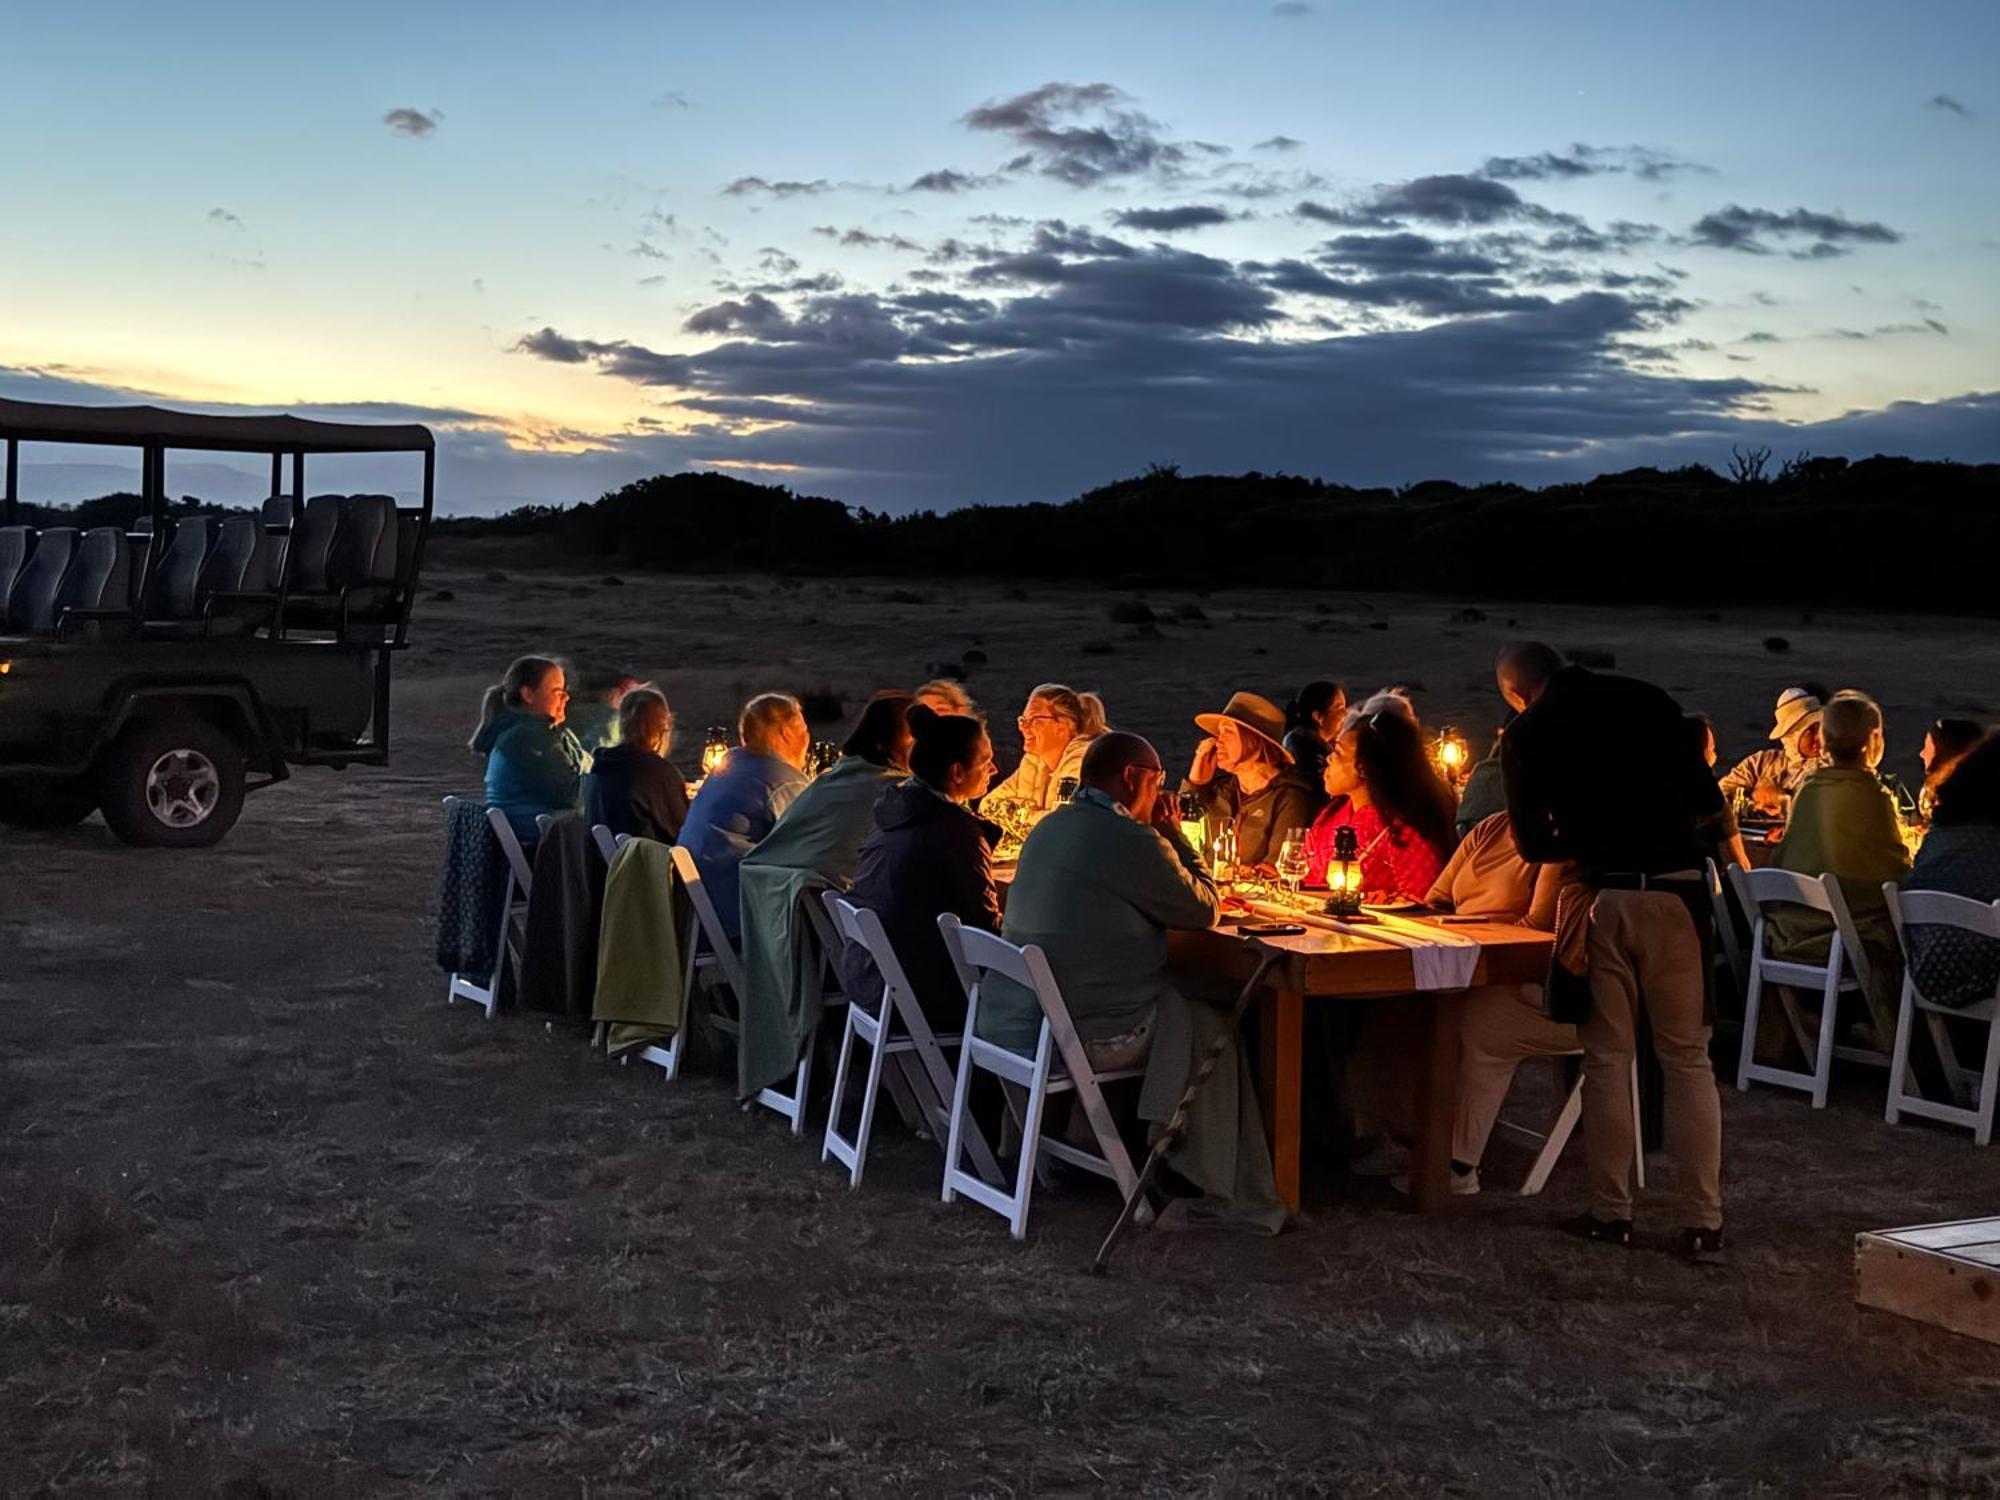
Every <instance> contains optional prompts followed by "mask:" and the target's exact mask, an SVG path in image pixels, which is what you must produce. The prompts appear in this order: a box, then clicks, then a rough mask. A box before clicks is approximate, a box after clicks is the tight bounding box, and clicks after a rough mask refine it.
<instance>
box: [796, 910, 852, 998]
mask: <svg viewBox="0 0 2000 1500" xmlns="http://www.w3.org/2000/svg"><path fill="white" fill-rule="evenodd" d="M823 894H827V893H825V892H821V891H812V890H807V891H801V892H800V893H799V905H800V906H802V907H803V908H804V909H805V914H806V929H807V931H809V932H810V933H811V934H812V943H813V946H814V947H816V948H817V949H818V950H819V967H820V972H821V973H822V974H824V975H825V976H826V977H827V979H828V980H829V981H830V982H831V983H832V984H833V986H834V988H836V989H839V988H840V950H841V947H842V946H843V939H842V938H841V936H840V930H839V929H838V928H837V927H836V926H835V925H834V921H833V916H832V914H831V913H830V912H828V911H827V909H826V903H825V902H824V901H822V900H821V899H820V897H821V896H822V895H823Z"/></svg>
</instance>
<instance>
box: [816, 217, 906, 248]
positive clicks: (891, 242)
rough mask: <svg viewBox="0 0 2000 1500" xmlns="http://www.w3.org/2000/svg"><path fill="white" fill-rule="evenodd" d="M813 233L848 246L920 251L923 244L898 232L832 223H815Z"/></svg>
mask: <svg viewBox="0 0 2000 1500" xmlns="http://www.w3.org/2000/svg"><path fill="white" fill-rule="evenodd" d="M813 233H814V234H816V235H819V236H820V237H821V238H822V239H829V240H832V241H833V242H834V243H835V244H837V245H845V246H848V247H850V248H853V247H859V248H862V249H870V250H873V249H885V250H910V251H917V252H921V251H922V250H923V248H924V247H923V246H922V245H919V244H918V243H917V242H916V241H915V240H913V239H910V238H908V237H906V236H904V235H900V234H876V233H874V232H872V231H871V230H867V229H859V228H855V229H840V228H838V227H836V226H834V225H832V224H820V225H816V226H815V227H814V229H813Z"/></svg>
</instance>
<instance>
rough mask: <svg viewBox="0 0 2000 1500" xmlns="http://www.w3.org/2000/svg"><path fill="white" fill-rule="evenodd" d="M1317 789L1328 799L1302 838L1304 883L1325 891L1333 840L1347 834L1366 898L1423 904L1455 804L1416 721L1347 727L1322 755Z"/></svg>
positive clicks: (1445, 848)
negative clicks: (1355, 848) (1356, 848)
mask: <svg viewBox="0 0 2000 1500" xmlns="http://www.w3.org/2000/svg"><path fill="white" fill-rule="evenodd" d="M1322 784H1323V785H1324V786H1325V788H1326V793H1327V795H1328V796H1329V797H1331V798H1332V799H1333V800H1332V801H1331V802H1330V803H1328V804H1327V806H1326V809H1325V810H1324V811H1323V812H1321V813H1320V815H1319V816H1318V817H1317V818H1315V819H1313V824H1312V829H1311V831H1310V832H1309V833H1308V834H1307V835H1306V871H1307V873H1306V883H1307V884H1308V885H1313V886H1324V885H1325V884H1326V867H1327V865H1328V864H1329V863H1331V861H1332V859H1333V850H1334V835H1335V833H1336V832H1337V831H1338V830H1339V829H1341V828H1344V827H1351V828H1353V829H1354V833H1355V838H1356V841H1357V843H1358V844H1359V847H1360V855H1361V889H1362V893H1363V895H1364V897H1365V899H1367V900H1370V901H1391V900H1405V901H1421V900H1423V899H1424V897H1425V895H1427V894H1428V893H1429V891H1430V888H1431V886H1432V884H1433V883H1434V882H1435V881H1436V880H1437V876H1438V871H1439V870H1441V869H1443V868H1444V862H1445V858H1446V856H1447V855H1448V854H1449V853H1450V852H1451V846H1452V814H1453V810H1454V803H1453V800H1452V795H1451V788H1450V787H1448V786H1446V785H1445V784H1444V781H1443V779H1442V778H1440V777H1439V775H1438V773H1437V772H1436V770H1435V769H1433V768H1432V766H1431V761H1430V757H1429V756H1428V755H1426V754H1425V753H1424V740H1423V733H1422V731H1421V730H1419V729H1418V728H1417V725H1416V721H1415V720H1414V718H1412V717H1408V716H1406V715H1404V714H1403V713H1402V712H1400V711H1396V710H1384V711H1379V712H1376V713H1371V714H1369V715H1368V716H1367V717H1365V718H1362V719H1359V720H1356V721H1355V722H1354V723H1353V724H1351V725H1349V726H1348V728H1347V729H1346V730H1345V731H1343V732H1342V734H1341V736H1340V738H1339V739H1338V740H1336V741H1334V743H1333V746H1332V748H1331V751H1330V753H1329V754H1328V755H1327V759H1326V774H1325V776H1324V778H1323V783H1322Z"/></svg>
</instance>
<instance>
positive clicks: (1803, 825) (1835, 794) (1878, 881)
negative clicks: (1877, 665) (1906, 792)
mask: <svg viewBox="0 0 2000 1500" xmlns="http://www.w3.org/2000/svg"><path fill="white" fill-rule="evenodd" d="M1825 738H1826V752H1827V755H1828V757H1829V760H1830V762H1831V763H1830V764H1829V765H1828V766H1827V767H1826V768H1825V769H1824V770H1822V771H1819V772H1817V773H1815V774H1814V775H1813V777H1812V778H1811V779H1810V780H1809V781H1807V782H1806V783H1805V784H1804V785H1803V786H1802V787H1801V788H1800V790H1799V795H1798V800H1797V801H1796V802H1795V803H1793V805H1792V817H1791V821H1790V822H1789V823H1788V824H1787V825H1786V826H1785V838H1784V842H1783V843H1781V844H1779V845H1778V854H1777V858H1776V859H1775V860H1774V861H1773V863H1774V864H1775V865H1776V866H1777V868H1779V869H1781V870H1791V871H1793V872H1794V873H1796V874H1799V875H1804V876H1806V877H1808V878H1810V879H1818V878H1819V877H1820V876H1821V875H1833V876H1835V877H1837V878H1838V880H1839V882H1840V893H1841V895H1842V896H1843V897H1845V898H1846V900H1847V910H1848V912H1849V913H1850V914H1851V915H1852V916H1853V918H1854V927H1855V931H1856V933H1857V934H1858V935H1859V937H1860V939H1861V946H1862V948H1863V950H1864V955H1865V958H1866V961H1867V964H1868V967H1869V978H1870V983H1869V987H1868V1008H1869V1011H1870V1013H1871V1015H1872V1016H1873V1018H1874V1024H1875V1042H1876V1045H1878V1046H1882V1047H1887V1046H1888V1045H1889V1043H1890V1041H1891V1039H1892V1038H1894V1036H1895V1034H1896V1008H1897V993H1898V987H1899V986H1900V984H1901V974H1900V963H1899V960H1898V957H1897V950H1896V934H1895V930H1894V928H1893V927H1892V926H1891V924H1890V921H1889V909H1888V906H1887V904H1886V903H1885V902H1884V901H1883V899H1882V884H1883V882H1884V881H1890V880H1894V881H1898V882H1900V881H1901V880H1902V879H1903V878H1904V877H1905V876H1906V875H1908V874H1909V873H1910V854H1909V850H1908V849H1907V848H1905V847H1904V844H1903V836H1902V830H1901V828H1900V826H1899V825H1898V823H1897V820H1896V805H1895V802H1894V801H1893V800H1892V799H1891V797H1890V795H1889V793H1888V792H1887V791H1886V790H1885V789H1884V788H1883V786H1882V783H1881V782H1880V781H1878V780H1876V778H1875V767H1876V766H1878V765H1880V764H1881V762H1882V711H1881V709H1879V708H1877V707H1876V706H1875V704H1874V702H1873V701H1872V700H1870V699H1868V698H1866V697H1864V696H1862V695H1861V694H1860V693H1839V694H1836V695H1835V696H1834V698H1833V701H1832V702H1830V703H1828V704H1827V706H1826V729H1825ZM1764 930H1765V939H1766V944H1767V947H1768V949H1769V952H1770V954H1771V956H1772V957H1773V958H1781V959H1788V960H1791V961H1793V962H1796V963H1825V962H1826V954H1827V942H1828V939H1829V937H1830V936H1831V934H1832V932H1833V919H1832V918H1831V917H1829V916H1827V914H1826V913H1824V912H1818V911H1813V910H1811V909H1810V908H1808V907H1802V906H1789V905H1786V906H1776V907H1773V908H1771V909H1770V911H1769V912H1768V913H1767V914H1766V916H1765V929H1764ZM1774 1014H1775V1008H1772V1009H1767V1010H1766V1012H1765V1015H1766V1016H1773V1015H1774Z"/></svg>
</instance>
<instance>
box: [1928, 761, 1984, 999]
mask: <svg viewBox="0 0 2000 1500" xmlns="http://www.w3.org/2000/svg"><path fill="white" fill-rule="evenodd" d="M1904 886H1905V888H1906V889H1908V890H1912V891H1947V892H1949V893H1950V894H1952V895H1954V896H1966V897H1969V898H1971V899H1972V900H1974V901H1995V900H2000V732H1996V733H1992V734H1988V735H1986V736H1985V737H1984V738H1982V739H1981V740H1980V741H1979V742H1978V743H1977V744H1976V745H1975V746H1974V747H1973V748H1972V749H1971V750H1969V751H1967V752H1966V753H1965V754H1964V755H1963V756H1961V757H1960V758H1959V760H1958V762H1957V763H1956V765H1955V766H1954V767H1953V769H1952V772H1951V775H1950V776H1948V777H1947V778H1945V780H1944V782H1943V783H1942V784H1941V785H1940V786H1939V787H1938V791H1937V808H1936V811H1935V813H1934V814H1933V817H1932V822H1931V831H1930V833H1929V834H1927V835H1926V836H1925V838H1924V846H1923V848H1922V849H1920V850H1918V851H1917V862H1916V864H1915V865H1914V866H1913V867H1912V868H1911V870H1910V878H1909V879H1908V880H1907V881H1905V882H1904ZM1904 939H1905V941H1906V942H1907V943H1908V945H1909V952H1910V976H1911V978H1913V979H1914V980H1915V981H1916V984H1917V993H1918V994H1920V995H1922V996H1923V997H1924V998H1925V999H1926V1000H1929V1001H1931V1002H1933V1003H1934V1004H1937V1005H1952V1006H1964V1005H1976V1004H1978V1003H1979V1002H1980V1001H1982V1000H1990V999H1992V998H1993V989H1994V986H1995V984H1996V983H2000V942H1995V941H1994V940H1993V939H1991V938H1983V937H1980V936H1978V935H1977V934H1975V933H1970V932H1964V931H1961V930H1959V929H1956V928H1951V927H1938V926H1935V925H1930V924H1925V925H1921V926H1920V925H1916V924H1912V925H1911V926H1909V927H1908V928H1906V929H1905V930H1904Z"/></svg>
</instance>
